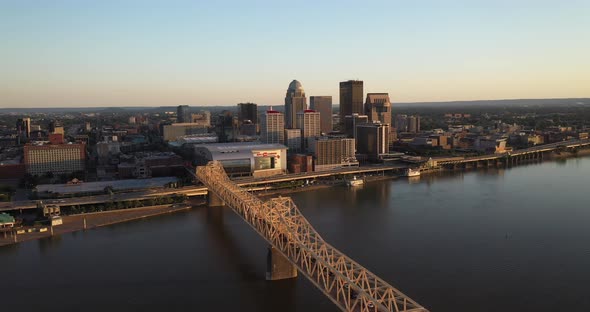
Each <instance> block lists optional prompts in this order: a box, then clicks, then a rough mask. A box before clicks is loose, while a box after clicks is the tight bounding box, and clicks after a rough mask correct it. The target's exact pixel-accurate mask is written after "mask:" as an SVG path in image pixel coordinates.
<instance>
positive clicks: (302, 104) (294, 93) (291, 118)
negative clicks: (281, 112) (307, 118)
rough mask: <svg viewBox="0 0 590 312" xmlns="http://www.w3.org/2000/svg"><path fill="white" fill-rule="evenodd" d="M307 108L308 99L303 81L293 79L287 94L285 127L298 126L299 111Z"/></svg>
mask: <svg viewBox="0 0 590 312" xmlns="http://www.w3.org/2000/svg"><path fill="white" fill-rule="evenodd" d="M306 109H307V99H306V97H305V91H304V90H303V87H302V86H301V83H300V82H299V81H297V80H293V81H291V83H290V84H289V88H288V89H287V95H286V96H285V128H288V129H292V128H296V124H297V113H299V112H302V111H304V110H306Z"/></svg>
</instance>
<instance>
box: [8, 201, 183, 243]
mask: <svg viewBox="0 0 590 312" xmlns="http://www.w3.org/2000/svg"><path fill="white" fill-rule="evenodd" d="M191 208H192V206H191V205H190V204H183V205H178V204H176V205H160V206H150V207H139V208H129V209H122V210H112V211H101V212H92V213H84V214H76V215H69V216H62V220H63V224H62V225H58V226H54V227H51V226H49V225H43V226H37V227H32V226H26V227H23V228H22V229H14V232H13V233H4V234H0V248H1V247H2V246H7V245H13V244H18V243H21V242H25V241H30V240H36V239H42V238H46V237H51V236H55V235H61V234H66V233H72V232H77V231H81V230H89V229H94V228H98V227H103V226H108V225H112V224H117V223H123V222H129V221H134V220H140V219H144V218H149V217H154V216H159V215H163V214H169V213H174V212H178V211H186V210H189V209H191ZM16 231H19V232H21V231H22V232H24V233H21V234H16Z"/></svg>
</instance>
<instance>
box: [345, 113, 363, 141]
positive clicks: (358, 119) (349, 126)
mask: <svg viewBox="0 0 590 312" xmlns="http://www.w3.org/2000/svg"><path fill="white" fill-rule="evenodd" d="M368 122H369V116H367V115H359V114H353V115H348V116H346V117H345V118H344V133H346V136H348V137H349V138H356V127H357V126H358V125H360V124H365V123H368Z"/></svg>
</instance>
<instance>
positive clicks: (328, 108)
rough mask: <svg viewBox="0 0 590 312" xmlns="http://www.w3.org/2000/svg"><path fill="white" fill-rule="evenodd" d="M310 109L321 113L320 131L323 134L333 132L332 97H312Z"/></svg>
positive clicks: (310, 98)
mask: <svg viewBox="0 0 590 312" xmlns="http://www.w3.org/2000/svg"><path fill="white" fill-rule="evenodd" d="M309 108H311V109H313V110H315V111H316V112H319V113H320V129H321V131H322V132H323V133H328V132H330V131H332V97H331V96H310V97H309Z"/></svg>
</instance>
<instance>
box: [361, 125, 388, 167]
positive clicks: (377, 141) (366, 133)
mask: <svg viewBox="0 0 590 312" xmlns="http://www.w3.org/2000/svg"><path fill="white" fill-rule="evenodd" d="M356 129H357V130H356V132H357V137H356V149H357V153H359V154H364V155H367V158H368V159H369V160H373V161H375V160H379V159H380V158H381V156H382V155H384V154H388V153H389V141H390V139H389V134H390V126H389V125H388V124H382V123H365V124H360V125H357V127H356Z"/></svg>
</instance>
